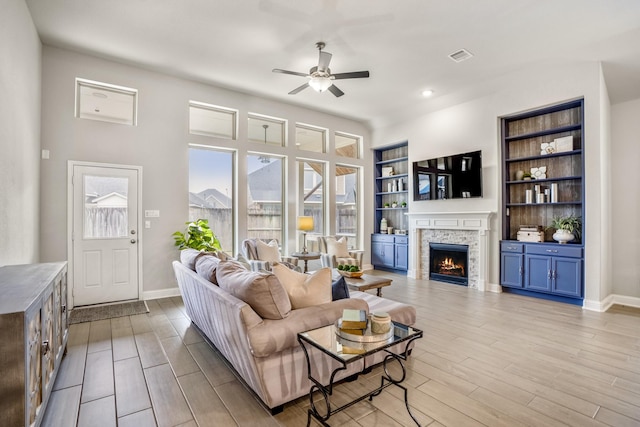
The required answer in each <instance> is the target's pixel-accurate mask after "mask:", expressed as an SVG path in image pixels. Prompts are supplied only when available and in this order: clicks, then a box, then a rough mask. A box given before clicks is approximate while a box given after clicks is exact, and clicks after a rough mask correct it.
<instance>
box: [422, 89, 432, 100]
mask: <svg viewBox="0 0 640 427" xmlns="http://www.w3.org/2000/svg"><path fill="white" fill-rule="evenodd" d="M431 95H433V90H431V89H427V90H423V91H422V96H424V97H425V98H428V97H430V96H431Z"/></svg>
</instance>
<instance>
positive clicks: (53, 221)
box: [41, 46, 372, 297]
mask: <svg viewBox="0 0 640 427" xmlns="http://www.w3.org/2000/svg"><path fill="white" fill-rule="evenodd" d="M76 77H81V78H85V79H89V80H95V81H100V82H105V83H110V84H115V85H120V86H126V87H131V88H135V89H138V91H139V105H138V126H134V127H132V126H125V125H119V124H113V123H105V122H99V121H93V120H85V119H76V118H74V85H75V78H76ZM42 84H43V95H42V106H43V113H42V135H43V137H42V146H43V148H46V149H48V150H50V152H51V160H49V161H46V162H43V166H42V179H41V185H42V208H41V213H42V219H43V230H42V234H41V235H42V247H41V256H42V259H43V260H44V261H49V260H56V259H66V258H67V245H66V242H67V162H68V161H69V160H78V161H88V162H99V163H114V164H128V165H135V166H142V167H143V189H142V193H143V194H142V207H141V208H142V209H143V210H149V209H154V210H159V211H160V217H159V218H147V219H150V220H151V222H152V227H151V229H144V228H140V230H141V232H142V241H143V249H142V250H143V263H144V269H143V276H144V284H143V289H144V292H145V296H147V297H153V296H160V295H162V292H163V290H166V289H168V288H175V286H176V283H175V279H174V276H173V271H172V270H171V260H173V259H176V258H177V256H178V251H177V249H176V248H175V247H174V246H173V239H172V237H171V234H172V233H173V232H174V231H176V230H181V229H183V227H184V222H185V221H186V220H187V218H188V144H189V143H194V144H204V145H213V146H219V147H225V148H230V149H236V150H238V159H240V160H242V159H244V158H245V156H246V153H247V151H248V150H251V149H254V150H255V149H257V147H256V146H255V144H253V143H245V142H243V141H246V139H247V138H246V132H247V131H246V123H247V114H248V112H252V113H258V114H266V115H270V116H275V117H281V118H284V119H287V120H289V137H290V141H291V143H292V144H293V135H294V132H293V129H294V127H295V123H296V122H302V123H307V124H312V125H316V126H320V127H325V128H328V129H329V130H330V133H331V134H332V133H333V131H342V132H347V133H351V134H356V135H362V136H363V137H364V138H365V141H367V142H368V141H369V140H370V132H369V130H368V129H367V128H366V127H365V126H364V125H363V124H361V123H359V122H354V121H352V120H347V119H344V118H340V117H337V116H332V115H329V114H323V113H318V112H315V111H312V110H308V109H304V108H299V107H295V106H292V105H289V104H284V103H280V102H275V101H271V100H267V99H263V98H257V97H254V96H251V95H247V94H243V93H239V92H234V91H230V90H225V89H222V88H216V87H213V86H209V85H205V84H201V83H197V82H193V81H188V80H184V79H180V78H176V77H171V76H167V75H163V74H159V73H154V72H151V71H147V70H143V69H140V68H135V67H131V66H128V65H123V64H120V63H116V62H112V61H107V60H103V59H99V58H95V57H92V56H87V55H82V54H78V53H74V52H71V51H68V50H64V49H58V48H53V47H49V46H45V47H44V49H43V82H42ZM189 100H195V101H201V102H206V103H210V104H214V105H220V106H225V107H230V108H235V109H238V110H239V119H238V121H239V136H238V141H230V140H223V139H216V138H209V137H205V136H198V135H190V134H188V132H187V130H188V102H189ZM332 147H333V138H330V150H329V151H330V153H332V152H333V149H332ZM260 149H262V147H260ZM271 150H272V151H273V152H274V153H275V154H281V155H287V156H289V162H288V164H287V170H286V179H287V181H288V188H289V193H288V194H287V196H288V204H287V210H286V214H287V215H288V217H289V218H295V216H296V204H295V200H296V193H295V192H296V189H297V186H296V181H295V180H296V170H295V166H296V165H295V161H294V160H295V156H296V155H302V156H305V154H304V152H300V151H298V150H296V149H295V146H291V147H282V148H279V147H275V148H273V149H271ZM330 153H327V154H322V155H320V158H321V160H325V161H327V162H332V163H331V164H332V165H334V164H335V161H337V160H338V159H339V160H341V161H345V160H346V159H344V158H337V157H336V156H334V155H332V154H330ZM306 156H308V154H307V155H306ZM346 163H348V164H355V165H358V166H363V167H364V166H366V167H367V175H370V172H369V170H370V169H371V167H372V166H371V165H372V157H371V151H370V150H368V149H366V150H365V158H363V159H360V160H351V159H349V160H348V161H347V162H346ZM212 167H215V166H214V165H212ZM332 170H333V171H334V169H331V170H330V171H329V177H331V176H333V173H332ZM237 173H238V176H239V177H240V182H241V183H244V182H245V180H244V179H242V177H243V176H245V177H246V175H247V172H246V163H245V162H243V161H239V162H238V171H237ZM365 181H366V180H365ZM237 191H238V194H237V196H238V197H237V200H238V205H239V206H240V211H242V206H246V200H247V194H246V185H240V186H239V188H238V189H237ZM363 191H364V195H365V199H364V200H363V207H364V206H371V204H372V201H371V200H372V196H371V192H372V190H371V184H370V183H368V182H367V184H366V185H365V188H364V190H363ZM330 199H331V203H330V211H333V210H334V209H333V208H335V205H334V202H333V200H335V198H333V197H331V198H330ZM366 217H367V218H368V216H366ZM328 223H329V224H331V225H332V226H333V224H334V221H328ZM243 230H246V222H245V221H244V215H240V216H239V221H238V231H237V234H238V241H241V240H242V239H243V238H244V237H245V236H246V235H245V233H244V231H243ZM364 230H368V231H363V236H368V233H370V227H368V228H364ZM330 231H331V230H330ZM286 234H287V236H288V238H287V239H286V242H284V243H285V251H286V252H291V251H293V250H294V249H295V244H296V239H297V238H298V237H299V234H298V233H297V232H296V230H295V221H289V229H288V230H287V233H286ZM368 241H369V239H368V238H367V239H364V242H363V243H364V244H366V245H367V247H368Z"/></svg>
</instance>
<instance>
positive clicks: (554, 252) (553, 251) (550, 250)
mask: <svg viewBox="0 0 640 427" xmlns="http://www.w3.org/2000/svg"><path fill="white" fill-rule="evenodd" d="M547 252H550V253H553V254H557V253H558V250H557V249H547Z"/></svg>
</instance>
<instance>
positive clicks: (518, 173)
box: [516, 171, 524, 181]
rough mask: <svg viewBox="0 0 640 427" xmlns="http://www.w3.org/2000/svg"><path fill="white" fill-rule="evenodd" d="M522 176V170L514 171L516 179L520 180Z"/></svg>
mask: <svg viewBox="0 0 640 427" xmlns="http://www.w3.org/2000/svg"><path fill="white" fill-rule="evenodd" d="M522 178H524V171H516V181H522Z"/></svg>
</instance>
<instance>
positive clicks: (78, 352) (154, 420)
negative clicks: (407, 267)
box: [43, 272, 640, 427]
mask: <svg viewBox="0 0 640 427" xmlns="http://www.w3.org/2000/svg"><path fill="white" fill-rule="evenodd" d="M374 273H375V274H381V275H385V276H390V277H393V285H392V286H390V287H387V288H385V289H384V293H383V296H384V297H388V298H391V299H394V300H397V301H402V302H406V303H410V304H414V305H415V306H416V307H417V313H418V320H417V323H416V327H418V328H421V329H423V330H424V338H423V339H421V340H418V342H417V344H416V347H415V349H414V351H413V355H412V356H411V357H410V360H409V362H408V364H407V366H408V376H407V379H406V381H405V385H407V386H408V388H409V403H410V405H411V408H412V412H413V414H414V415H415V416H416V417H417V418H418V420H419V421H420V424H421V425H423V426H427V425H428V426H430V427H439V426H451V427H460V426H509V427H511V426H545V427H547V426H566V425H569V426H580V427H582V426H605V425H609V426H640V316H638V312H637V310H626V309H618V310H611V311H610V312H608V313H595V312H590V311H584V310H582V309H581V308H580V307H576V306H571V305H566V304H560V303H555V302H550V301H544V300H539V299H534V298H526V297H522V296H516V295H511V294H494V293H482V292H477V291H474V290H470V289H467V288H465V287H461V286H456V285H448V284H444V283H438V282H431V281H426V280H413V279H408V278H406V277H404V276H399V275H393V274H390V273H386V272H374ZM148 304H149V308H150V310H151V311H150V313H148V314H144V315H136V316H129V317H120V318H116V319H111V320H102V321H97V322H91V323H82V324H76V325H72V326H71V329H70V336H69V344H68V353H67V355H66V356H65V358H64V360H63V363H62V366H61V370H60V373H59V375H58V378H57V380H56V383H55V386H54V389H55V391H54V392H53V394H52V397H51V401H50V402H49V406H48V408H47V411H46V414H45V419H44V424H43V425H44V426H47V427H49V426H54V427H62V426H83V427H84V426H92V427H94V426H116V425H118V426H121V427H123V426H135V427H146V426H233V425H239V426H278V425H280V426H304V425H306V422H307V415H306V411H307V408H308V406H309V403H308V399H307V398H306V397H305V398H301V399H298V400H297V401H295V402H292V403H289V404H287V405H285V410H284V411H283V412H282V413H281V414H278V415H276V416H271V415H270V414H269V412H268V411H267V410H265V409H264V408H263V407H262V406H261V405H260V404H259V403H258V402H257V401H256V399H255V398H254V396H253V395H252V394H251V393H250V392H248V391H247V390H246V389H245V388H244V387H243V385H242V384H241V383H240V382H239V381H238V380H237V379H236V377H235V376H234V374H233V372H232V371H231V370H230V369H229V368H228V367H227V366H226V365H225V363H224V362H223V360H222V359H221V357H220V355H219V354H218V353H217V352H216V351H215V350H214V349H212V348H211V347H210V346H209V345H208V344H207V343H206V342H205V341H203V339H202V337H201V336H200V335H199V333H198V332H197V331H196V330H195V329H194V328H193V327H192V326H191V325H190V321H189V319H188V318H187V317H186V314H185V311H184V306H183V304H182V301H181V299H180V298H179V297H174V298H166V299H161V300H155V301H149V302H148ZM380 371H381V370H380V369H379V368H378V369H375V370H374V371H373V372H372V373H370V374H368V375H367V376H363V377H360V379H359V380H357V381H355V382H351V383H346V384H342V385H340V386H339V387H338V392H337V394H336V395H335V396H334V398H335V399H336V400H337V402H338V403H340V402H344V401H346V400H347V399H349V398H350V397H352V396H355V395H356V394H357V393H359V392H361V391H362V390H364V389H365V388H366V387H370V388H371V389H372V388H374V387H375V386H377V384H378V382H379V376H380V374H381V372H380ZM330 423H331V424H332V425H340V426H346V427H349V426H401V425H402V426H411V425H415V424H413V422H412V420H411V419H410V418H409V416H408V414H407V412H406V410H405V408H404V404H403V401H402V395H401V393H400V389H398V388H396V387H389V388H387V389H386V390H385V391H384V392H383V393H382V395H380V396H378V397H376V398H374V399H373V401H372V402H369V401H367V400H365V401H363V402H360V403H358V404H357V405H355V406H352V407H351V408H349V409H348V410H346V411H345V412H343V413H340V414H338V415H336V416H335V417H332V418H331V420H330ZM312 425H315V424H314V423H313V422H312Z"/></svg>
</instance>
